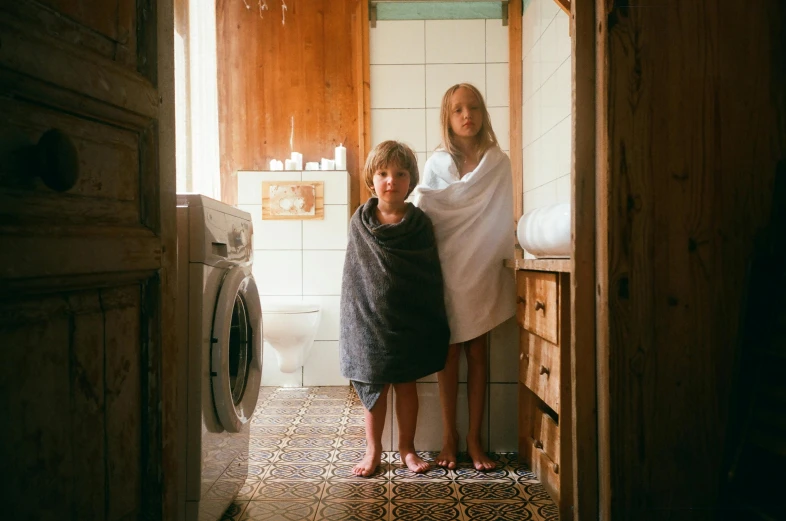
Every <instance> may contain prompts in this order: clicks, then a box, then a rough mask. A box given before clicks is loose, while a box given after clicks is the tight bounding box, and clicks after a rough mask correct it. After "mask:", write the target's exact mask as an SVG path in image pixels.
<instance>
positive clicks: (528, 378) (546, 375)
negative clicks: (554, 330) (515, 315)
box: [519, 330, 560, 414]
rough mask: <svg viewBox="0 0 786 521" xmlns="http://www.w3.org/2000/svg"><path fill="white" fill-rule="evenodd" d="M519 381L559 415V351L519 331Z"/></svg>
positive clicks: (541, 340)
mask: <svg viewBox="0 0 786 521" xmlns="http://www.w3.org/2000/svg"><path fill="white" fill-rule="evenodd" d="M519 337H520V342H521V354H520V356H519V359H520V360H519V381H520V382H521V383H523V384H524V385H526V386H527V387H529V388H530V389H531V390H532V392H534V393H535V394H537V395H538V397H539V398H540V399H541V400H543V401H544V402H546V404H548V406H549V407H551V408H552V409H554V412H556V413H557V414H559V406H560V392H559V391H560V385H559V382H560V351H559V349H560V348H559V346H556V345H554V344H552V343H550V342H547V341H546V340H544V339H543V338H541V337H539V336H537V335H533V334H532V333H529V332H528V331H526V330H521V331H520V335H519Z"/></svg>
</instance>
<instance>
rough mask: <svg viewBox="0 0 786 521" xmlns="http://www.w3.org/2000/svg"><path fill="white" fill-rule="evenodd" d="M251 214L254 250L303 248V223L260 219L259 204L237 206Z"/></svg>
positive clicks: (260, 210)
mask: <svg viewBox="0 0 786 521" xmlns="http://www.w3.org/2000/svg"><path fill="white" fill-rule="evenodd" d="M237 207H238V208H240V209H241V210H245V211H247V212H248V213H250V214H251V220H252V223H253V226H254V239H253V240H254V249H255V250H299V249H300V248H302V247H303V230H302V225H301V223H302V222H303V221H299V220H297V221H295V220H282V221H274V220H269V219H267V220H265V219H262V205H261V204H239V205H237Z"/></svg>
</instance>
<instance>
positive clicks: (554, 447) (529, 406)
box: [519, 385, 560, 464]
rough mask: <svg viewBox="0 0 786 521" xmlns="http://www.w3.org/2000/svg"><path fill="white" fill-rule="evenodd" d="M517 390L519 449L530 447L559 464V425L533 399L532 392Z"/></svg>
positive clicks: (539, 403) (524, 388)
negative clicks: (540, 451) (525, 446)
mask: <svg viewBox="0 0 786 521" xmlns="http://www.w3.org/2000/svg"><path fill="white" fill-rule="evenodd" d="M521 387H523V389H521V388H520V389H519V404H520V408H519V447H520V448H521V447H523V446H524V445H532V446H533V447H534V448H536V449H539V450H542V451H543V452H544V453H546V456H548V457H549V459H550V460H551V461H553V462H554V463H557V464H559V462H560V457H559V454H560V450H559V444H560V441H559V425H558V424H557V421H556V420H555V419H554V418H553V417H552V416H550V415H549V413H547V412H546V411H545V410H544V407H543V404H542V403H541V402H540V400H538V399H537V398H534V397H533V394H532V391H530V390H529V389H528V388H527V387H525V386H523V385H522V386H521Z"/></svg>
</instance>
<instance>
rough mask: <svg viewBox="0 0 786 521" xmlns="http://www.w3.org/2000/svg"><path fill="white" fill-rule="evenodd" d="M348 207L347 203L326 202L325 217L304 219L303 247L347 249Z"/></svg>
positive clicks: (311, 248)
mask: <svg viewBox="0 0 786 521" xmlns="http://www.w3.org/2000/svg"><path fill="white" fill-rule="evenodd" d="M348 208H349V207H348V206H347V205H345V204H326V205H325V206H324V212H325V218H324V219H308V220H305V221H303V249H304V250H345V249H347V225H348V223H349V217H348Z"/></svg>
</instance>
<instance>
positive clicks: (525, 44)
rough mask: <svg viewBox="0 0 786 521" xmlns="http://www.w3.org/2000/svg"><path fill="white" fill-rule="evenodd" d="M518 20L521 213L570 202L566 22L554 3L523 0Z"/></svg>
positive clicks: (551, 1)
mask: <svg viewBox="0 0 786 521" xmlns="http://www.w3.org/2000/svg"><path fill="white" fill-rule="evenodd" d="M524 3H525V6H524V15H523V20H522V103H523V105H522V144H521V145H522V175H523V183H522V184H523V190H524V207H523V210H524V213H526V212H528V211H530V210H534V209H536V208H539V207H541V206H546V205H549V204H554V203H566V202H570V158H571V103H572V100H571V83H572V82H571V60H570V56H571V50H570V49H571V38H570V34H569V32H568V31H569V27H570V20H569V18H568V15H566V14H565V13H564V12H563V11H562V10H561V9H560V8H559V7H558V6H557V4H556V3H555V2H554V0H525V2H524Z"/></svg>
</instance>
